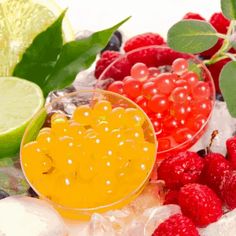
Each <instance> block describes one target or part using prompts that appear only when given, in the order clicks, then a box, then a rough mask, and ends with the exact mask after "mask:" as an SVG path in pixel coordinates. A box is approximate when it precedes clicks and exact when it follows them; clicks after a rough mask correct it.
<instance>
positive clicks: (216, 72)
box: [208, 58, 231, 93]
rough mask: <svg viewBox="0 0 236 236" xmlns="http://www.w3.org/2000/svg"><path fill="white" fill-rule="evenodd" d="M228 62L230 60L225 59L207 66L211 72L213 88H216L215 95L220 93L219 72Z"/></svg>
mask: <svg viewBox="0 0 236 236" xmlns="http://www.w3.org/2000/svg"><path fill="white" fill-rule="evenodd" d="M229 61H231V60H230V59H228V58H226V59H223V60H220V61H218V62H216V63H214V64H212V65H209V66H208V69H209V71H210V72H211V75H212V78H213V80H214V84H215V88H216V92H217V93H221V92H220V87H219V76H220V72H221V70H222V68H223V67H224V65H225V64H227V63H228V62H229Z"/></svg>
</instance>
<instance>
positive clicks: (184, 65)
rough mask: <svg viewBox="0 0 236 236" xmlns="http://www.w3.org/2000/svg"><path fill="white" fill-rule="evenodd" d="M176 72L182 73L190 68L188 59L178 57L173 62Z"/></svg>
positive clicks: (173, 68)
mask: <svg viewBox="0 0 236 236" xmlns="http://www.w3.org/2000/svg"><path fill="white" fill-rule="evenodd" d="M172 70H173V72H174V73H176V74H178V75H181V74H183V73H184V72H186V71H187V70H188V61H187V60H185V59H183V58H178V59H176V60H174V62H173V63H172Z"/></svg>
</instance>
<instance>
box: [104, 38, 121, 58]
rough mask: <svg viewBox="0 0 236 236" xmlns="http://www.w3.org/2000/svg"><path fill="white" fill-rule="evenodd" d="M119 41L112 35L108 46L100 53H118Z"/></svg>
mask: <svg viewBox="0 0 236 236" xmlns="http://www.w3.org/2000/svg"><path fill="white" fill-rule="evenodd" d="M120 46H121V43H120V40H119V38H118V37H117V36H116V35H114V34H113V35H112V37H111V39H110V41H109V42H108V44H107V45H106V47H105V48H104V49H103V50H102V51H101V53H103V52H105V51H108V50H109V51H120Z"/></svg>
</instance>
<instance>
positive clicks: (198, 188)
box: [178, 183, 222, 227]
mask: <svg viewBox="0 0 236 236" xmlns="http://www.w3.org/2000/svg"><path fill="white" fill-rule="evenodd" d="M178 200H179V205H180V207H181V210H182V212H183V214H184V215H186V216H188V217H189V218H190V219H191V220H192V221H193V222H194V223H195V224H196V226H198V227H204V226H207V225H208V224H210V223H213V222H215V221H217V220H218V219H219V218H220V217H221V216H222V204H221V200H220V199H219V198H218V197H217V195H216V194H215V193H214V192H213V191H212V190H211V189H210V188H209V187H207V186H206V185H201V184H197V183H193V184H187V185H185V186H184V187H182V188H181V189H180V192H179V199H178Z"/></svg>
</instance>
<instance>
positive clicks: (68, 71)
mask: <svg viewBox="0 0 236 236" xmlns="http://www.w3.org/2000/svg"><path fill="white" fill-rule="evenodd" d="M129 18H130V17H128V18H126V19H125V20H123V21H121V22H120V23H118V24H116V25H115V26H113V27H111V28H109V29H105V30H102V31H99V32H96V33H94V34H92V35H91V36H90V37H88V38H84V39H81V40H78V41H73V42H69V43H67V44H65V45H64V47H63V49H62V52H61V54H60V57H59V59H58V61H57V64H56V65H55V68H54V69H53V71H52V73H51V74H50V75H49V76H48V78H47V80H46V82H45V83H44V85H43V91H44V94H45V95H47V94H48V93H49V92H50V91H52V90H55V89H62V88H64V87H66V86H68V85H70V84H71V83H72V82H73V81H74V79H75V77H76V75H77V74H78V72H80V71H82V70H84V69H87V68H89V67H90V66H91V64H92V63H93V62H94V60H95V59H96V55H97V54H98V53H99V52H100V51H101V50H102V49H103V48H104V47H105V46H106V45H107V43H108V41H109V39H110V38H111V36H112V34H113V33H114V32H115V31H116V30H117V29H118V28H119V27H120V26H121V25H122V24H124V23H125V22H126V21H127V20H128V19H129Z"/></svg>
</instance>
